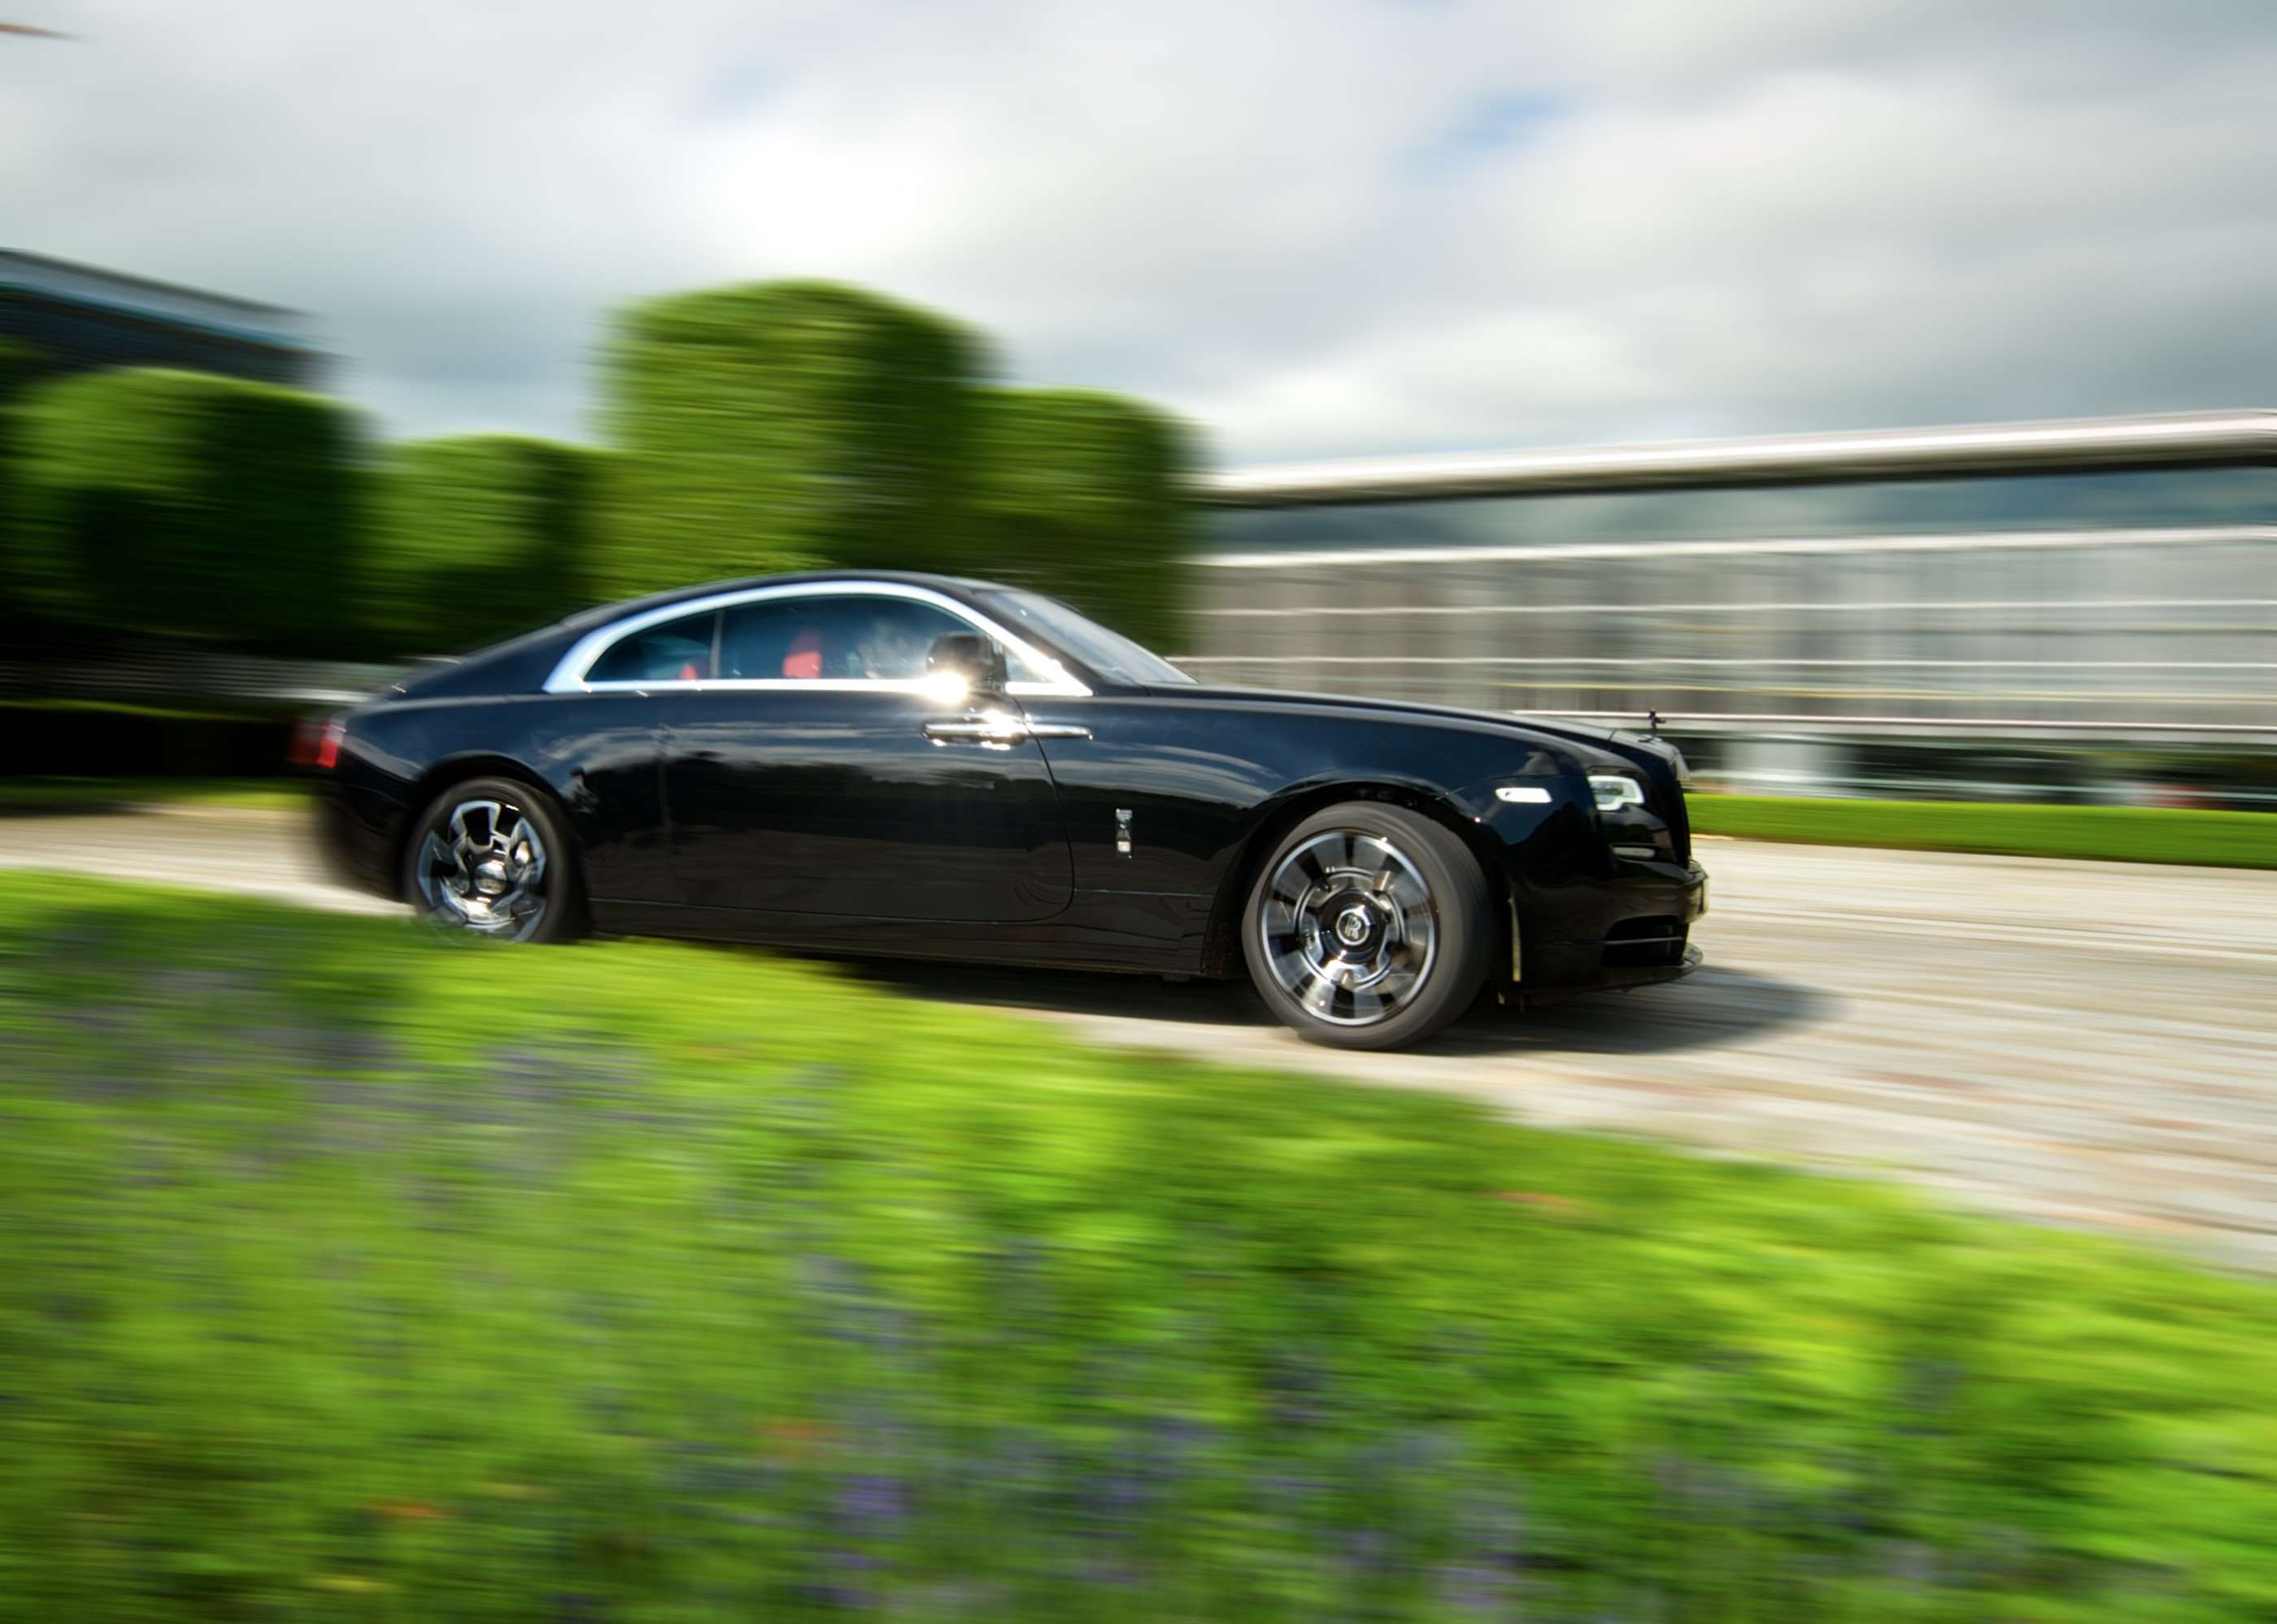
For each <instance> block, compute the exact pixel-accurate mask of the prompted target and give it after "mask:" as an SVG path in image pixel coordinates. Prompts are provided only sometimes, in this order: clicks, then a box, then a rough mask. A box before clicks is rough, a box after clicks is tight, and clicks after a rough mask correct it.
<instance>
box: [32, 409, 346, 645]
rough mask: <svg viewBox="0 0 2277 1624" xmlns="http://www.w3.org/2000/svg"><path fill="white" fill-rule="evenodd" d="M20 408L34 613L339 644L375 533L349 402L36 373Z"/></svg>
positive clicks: (182, 632)
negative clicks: (364, 548)
mask: <svg viewBox="0 0 2277 1624" xmlns="http://www.w3.org/2000/svg"><path fill="white" fill-rule="evenodd" d="M16 409H17V411H18V413H19V422H18V425H17V429H18V435H19V453H18V454H17V457H16V459H15V474H14V478H15V480H16V483H17V487H18V488H17V492H16V503H17V507H18V508H19V512H18V514H17V523H16V529H15V535H14V538H13V548H14V553H15V561H16V565H17V572H16V573H17V577H18V582H19V585H20V588H21V590H22V591H23V592H24V595H25V598H26V599H27V606H28V607H29V608H31V609H32V610H33V611H34V613H36V614H40V615H42V617H44V618H48V619H51V620H55V621H63V622H65V623H69V624H79V625H85V626H91V627H95V628H98V629H102V630H103V631H105V632H118V631H133V632H146V633H156V634H162V635H168V636H180V637H211V638H217V639H226V640H228V641H230V642H232V643H233V644H239V645H242V646H250V647H255V648H261V649H266V650H270V651H274V652H295V653H304V652H331V651H334V650H337V649H338V648H339V643H340V638H341V636H342V632H343V629H344V627H350V626H353V624H354V619H355V613H356V611H355V606H354V602H353V594H352V593H347V592H344V591H343V583H344V582H347V581H352V580H353V579H354V574H355V571H356V568H357V566H358V565H359V563H360V561H361V560H360V553H361V545H360V544H361V541H362V515H361V513H360V512H359V503H358V490H357V485H358V479H359V475H358V471H357V469H355V467H354V461H353V459H354V456H355V454H356V452H357V438H358V434H357V420H356V417H355V415H354V413H353V412H351V411H350V410H349V408H347V407H345V406H343V405H341V404H340V403H339V402H338V401H335V400H326V399H324V398H323V397H321V396H317V395H310V394H302V393H298V392H296V391H293V390H290V389H281V388H278V387H276V386H275V385H269V384H255V383H247V382H245V381H243V380H241V379H238V378H227V377H215V376H212V375H211V374H209V373H202V372H177V371H171V370H163V369H156V368H127V369H122V370H114V371H105V372H88V373H81V374H79V375H77V376H74V377H64V378H59V379H56V380H53V381H50V382H48V383H44V384H41V385H35V386H34V387H33V388H32V389H30V390H29V391H27V393H25V395H24V396H23V397H22V399H21V400H19V403H18V406H17V408H16Z"/></svg>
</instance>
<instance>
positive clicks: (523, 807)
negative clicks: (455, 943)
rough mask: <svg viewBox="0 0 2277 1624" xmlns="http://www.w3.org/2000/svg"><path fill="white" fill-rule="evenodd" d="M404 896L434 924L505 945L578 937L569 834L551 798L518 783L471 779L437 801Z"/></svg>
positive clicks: (413, 855)
mask: <svg viewBox="0 0 2277 1624" xmlns="http://www.w3.org/2000/svg"><path fill="white" fill-rule="evenodd" d="M403 891H404V896H405V897H406V898H407V900H408V901H409V902H410V903H411V905H412V906H413V907H414V908H415V909H417V910H418V911H419V912H420V914H421V915H422V916H423V918H425V919H428V920H430V921H431V922H432V923H434V924H436V925H439V926H445V927H446V928H448V929H452V930H461V931H465V932H467V933H468V934H472V935H477V936H488V937H491V938H492V939H494V940H497V941H499V942H560V941H562V940H565V939H566V938H567V937H569V936H572V935H575V934H576V930H577V923H578V906H577V904H578V896H577V888H576V872H575V865H574V862H573V858H572V855H571V852H570V849H569V835H568V831H567V829H566V828H565V827H563V826H562V820H561V817H560V813H559V812H556V811H555V810H554V808H553V805H552V801H551V800H550V799H549V798H548V797H545V795H543V794H541V793H540V792H538V791H537V790H535V789H530V788H529V786H528V785H525V784H519V783H516V782H514V781H513V780H512V779H506V778H476V779H470V780H468V782H465V783H462V784H456V785H453V787H452V788H451V789H446V790H445V791H444V792H443V793H442V794H441V795H439V796H438V797H436V798H435V801H434V804H432V805H430V806H429V807H428V809H427V811H426V812H425V814H424V815H423V817H422V818H421V819H420V820H419V821H418V823H417V824H416V825H415V826H414V827H413V828H412V831H411V839H410V842H409V843H408V844H407V846H406V848H405V850H404V856H403Z"/></svg>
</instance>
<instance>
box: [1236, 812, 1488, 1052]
mask: <svg viewBox="0 0 2277 1624" xmlns="http://www.w3.org/2000/svg"><path fill="white" fill-rule="evenodd" d="M1490 917H1491V915H1490V911H1489V897H1488V893H1487V884H1486V877H1485V875H1484V874H1483V873H1481V872H1480V869H1479V865H1478V860H1477V859H1476V858H1474V857H1473V856H1472V855H1471V853H1470V850H1469V848H1468V847H1466V846H1465V845H1464V844H1463V842H1462V841H1461V840H1460V839H1459V838H1458V836H1456V835H1454V834H1453V833H1452V832H1451V831H1450V830H1448V829H1446V828H1444V827H1442V826H1441V825H1439V824H1437V823H1435V822H1433V821H1432V820H1430V819H1428V818H1426V817H1424V816H1423V815H1421V814H1420V813H1419V812H1409V811H1407V810H1406V809H1405V807H1399V806H1390V805H1385V804H1382V803H1379V802H1370V801H1351V802H1346V803H1344V804H1341V805H1337V806H1331V807H1329V808H1328V809H1326V810H1325V811H1322V812H1317V813H1315V814H1314V815H1313V816H1312V817H1310V818H1307V819H1306V820H1304V821H1303V822H1302V823H1299V824H1298V826H1297V827H1295V828H1293V829H1291V831H1290V832H1289V833H1288V834H1287V835H1285V836H1283V839H1282V841H1281V842H1280V843H1279V844H1278V845H1277V846H1276V848H1275V849H1274V850H1273V853H1272V855H1271V856H1269V857H1268V858H1267V859H1266V860H1265V864H1264V865H1263V867H1262V868H1261V869H1260V870H1259V873H1258V876H1257V882H1256V884H1255V885H1254V886H1253V888H1251V890H1250V894H1249V903H1248V907H1247V909H1246V911H1245V913H1244V915H1243V919H1242V926H1243V928H1242V949H1243V953H1244V956H1245V957H1246V959H1247V960H1248V964H1249V974H1250V979H1251V980H1253V981H1255V982H1256V984H1257V989H1258V991H1259V992H1260V993H1261V994H1263V995H1264V997H1265V1002H1266V1003H1267V1004H1268V1005H1269V1006H1270V1007H1271V1009H1272V1010H1273V1012H1274V1013H1275V1014H1276V1015H1277V1016H1279V1017H1280V1018H1281V1019H1282V1020H1283V1021H1285V1022H1286V1023H1287V1024H1288V1025H1290V1026H1291V1027H1293V1028H1294V1029H1295V1030H1296V1031H1297V1033H1298V1034H1299V1035H1301V1036H1303V1037H1306V1038H1307V1039H1310V1040H1311V1041H1314V1042H1315V1043H1325V1044H1328V1045H1330V1046H1332V1047H1334V1048H1398V1047H1400V1046H1401V1045H1403V1044H1408V1043H1415V1042H1420V1041H1422V1040H1423V1039H1425V1038H1427V1037H1429V1036H1430V1035H1431V1034H1432V1033H1435V1032H1437V1031H1438V1030H1439V1029H1440V1028H1441V1027H1443V1026H1444V1025H1447V1023H1448V1022H1450V1021H1451V1020H1453V1019H1454V1018H1456V1017H1457V1016H1458V1015H1460V1014H1462V1012H1463V1011H1464V1010H1466V1009H1468V1008H1469V1007H1470V1005H1471V1003H1472V1002H1473V1000H1474V999H1475V998H1476V997H1477V996H1478V993H1479V988H1480V987H1481V985H1483V984H1484V981H1485V980H1486V972H1487V961H1488V957H1489V954H1490V953H1491V951H1492V932H1491V930H1490V928H1489V919H1490Z"/></svg>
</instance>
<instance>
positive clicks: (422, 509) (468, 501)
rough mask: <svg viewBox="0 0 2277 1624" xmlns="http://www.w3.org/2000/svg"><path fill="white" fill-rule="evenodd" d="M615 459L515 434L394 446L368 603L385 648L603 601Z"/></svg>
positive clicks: (493, 628) (481, 634) (525, 623)
mask: <svg viewBox="0 0 2277 1624" xmlns="http://www.w3.org/2000/svg"><path fill="white" fill-rule="evenodd" d="M605 456H606V454H605V453H603V452H598V451H594V450H592V449H590V448H589V447H586V446H569V445H563V444H561V443H560V442H559V441H554V440H543V439H530V438H522V437H519V436H514V435H506V434H470V435H461V436H456V437H453V438H445V439H431V440H416V441H412V442H409V443H407V444H404V445H398V446H390V447H389V448H388V450H387V452H386V454H385V458H384V460H383V461H382V464H381V469H380V475H379V478H378V482H377V492H376V499H375V501H374V504H373V506H374V526H373V530H374V534H373V541H374V545H373V547H372V551H371V561H370V569H369V581H370V583H371V588H370V591H369V594H368V596H367V598H366V599H365V603H366V611H367V618H368V619H369V621H370V622H371V624H372V626H373V627H374V629H375V630H376V631H377V634H378V635H379V637H381V639H382V640H383V642H384V644H385V646H387V647H388V648H390V649H392V650H395V651H398V652H417V653H441V652H450V651H453V650H457V649H462V648H471V647H476V646H479V645H480V644H485V643H494V642H497V641H498V640H499V639H500V638H502V637H510V636H512V635H514V633H516V632H520V631H524V630H527V629H530V628H532V627H536V626H541V625H544V624H545V623H546V622H548V621H553V620H557V619H559V618H560V616H562V615H564V614H568V613H569V612H570V611H571V610H573V609H578V608H582V607H583V606H586V605H587V604H590V603H591V602H592V601H594V599H595V597H596V592H595V591H594V585H593V577H594V575H595V572H596V570H597V569H598V567H599V560H598V558H597V556H596V547H595V535H594V532H595V530H596V528H597V526H596V520H597V509H598V501H599V486H600V480H601V465H602V462H603V461H604V459H605Z"/></svg>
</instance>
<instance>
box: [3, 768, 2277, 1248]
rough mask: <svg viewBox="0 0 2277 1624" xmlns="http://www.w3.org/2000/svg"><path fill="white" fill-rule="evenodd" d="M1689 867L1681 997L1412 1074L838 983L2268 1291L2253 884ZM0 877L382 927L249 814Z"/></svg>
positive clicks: (122, 827)
mask: <svg viewBox="0 0 2277 1624" xmlns="http://www.w3.org/2000/svg"><path fill="white" fill-rule="evenodd" d="M1701 855H1702V860H1703V861H1705V862H1706V863H1707V865H1709V867H1710V870H1711V871H1713V873H1714V876H1715V892H1714V897H1715V911H1713V912H1712V913H1711V914H1710V916H1709V918H1708V919H1707V920H1706V921H1704V922H1703V924H1702V926H1701V928H1700V931H1699V934H1698V937H1697V940H1698V941H1699V942H1700V943H1701V944H1702V946H1703V947H1704V948H1705V949H1706V950H1707V953H1708V956H1709V968H1707V969H1706V970H1704V971H1703V972H1701V973H1700V974H1699V975H1697V976H1695V977H1694V978H1693V979H1692V980H1689V981H1687V982H1684V983H1682V984H1680V985H1679V986H1675V987H1656V988H1651V989H1648V990H1646V991H1641V992H1638V993H1634V994H1631V995H1601V996H1596V997H1591V998H1587V999H1580V1000H1577V1001H1574V1002H1573V1003H1567V1004H1564V1005H1559V1006H1555V1007H1550V1008H1545V1009H1542V1010H1531V1011H1527V1012H1525V1013H1523V1014H1519V1013H1515V1012H1511V1011H1502V1010H1495V1011H1489V1012H1484V1013H1482V1014H1481V1015H1480V1016H1477V1017H1474V1018H1472V1019H1470V1020H1468V1021H1466V1022H1465V1023H1464V1024H1462V1025H1459V1026H1458V1027H1456V1028H1455V1029H1454V1030H1453V1031H1452V1032H1451V1033H1449V1034H1448V1035H1447V1036H1445V1037H1444V1038H1443V1039H1441V1040H1440V1041H1437V1042H1436V1043H1435V1044H1433V1045H1432V1046H1430V1047H1429V1048H1428V1049H1425V1050H1423V1051H1420V1052H1418V1053H1413V1054H1405V1055H1390V1056H1382V1055H1370V1056H1352V1055H1343V1054H1336V1053H1332V1052H1330V1051H1327V1050H1322V1049H1319V1048H1313V1047H1311V1046H1309V1045H1306V1044H1304V1043H1300V1042H1298V1041H1296V1040H1295V1039H1293V1038H1292V1037H1291V1036H1290V1035H1289V1034H1288V1033H1285V1032H1283V1030H1282V1029H1281V1028H1280V1027H1278V1026H1276V1025H1273V1024H1272V1023H1271V1022H1270V1021H1269V1020H1268V1019H1267V1018H1265V1016H1264V1015H1263V1013H1262V1011H1261V1010H1260V1008H1259V1006H1258V1005H1257V1003H1256V1002H1255V1000H1254V997H1253V995H1251V994H1250V993H1249V991H1248V989H1247V988H1246V987H1222V986H1210V985H1207V984H1201V983H1195V984H1191V985H1184V986H1171V985H1166V984H1163V983H1161V982H1160V981H1156V980H1139V979H1135V978H1128V977H1098V976H1083V975H1075V974H1060V973H1039V972H1032V971H1017V972H1016V971H1003V970H994V969H973V968H968V967H962V966H958V967H946V966H925V965H913V964H892V965H884V966H876V965H872V966H866V967H864V970H863V971H862V973H864V975H867V976H870V977H872V978H873V979H875V980H880V981H882V982H885V983H887V984H889V985H892V986H895V987H899V988H901V989H902V990H904V991H907V992H910V993H912V994H915V995H919V996H926V997H935V998H942V999H950V1000H956V1001H959V1002H964V1003H983V1004H992V1005H1001V1006H1005V1007H1010V1008H1019V1009H1024V1010H1030V1011H1032V1012H1034V1013H1037V1014H1039V1015H1042V1016H1044V1017H1045V1018H1049V1019H1052V1020H1055V1021H1058V1022H1062V1023H1064V1024H1065V1025H1069V1026H1071V1027H1073V1028H1076V1029H1077V1030H1078V1031H1080V1032H1082V1033H1085V1035H1087V1036H1090V1037H1093V1038H1096V1039H1100V1040H1103V1041H1108V1042H1114V1043H1122V1044H1130V1045H1137V1046H1144V1047H1155V1048H1172V1049H1177V1050H1182V1051H1187V1052H1192V1053H1197V1054H1202V1055H1207V1056H1210V1057H1212V1058H1215V1059H1219V1060H1228V1061H1235V1062H1245V1063H1246V1062H1254V1063H1256V1064H1262V1065H1269V1066H1274V1067H1279V1068H1283V1069H1293V1070H1302V1071H1309V1072H1312V1073H1314V1074H1319V1075H1336V1076H1344V1077H1351V1078H1356V1079H1364V1080H1367V1081H1370V1082H1375V1083H1380V1084H1388V1085H1396V1086H1427V1087H1435V1088H1442V1089H1450V1090H1454V1091H1457V1092H1460V1093H1463V1094H1471V1095H1474V1096H1476V1097H1478V1098H1481V1099H1483V1100H1486V1101H1489V1102H1492V1103H1493V1104H1495V1105H1496V1106H1497V1107H1499V1108H1502V1109H1507V1110H1509V1111H1511V1112H1512V1113H1513V1114H1515V1115H1517V1116H1519V1117H1525V1118H1527V1120H1530V1121H1534V1122H1540V1123H1545V1124H1551V1125H1567V1126H1586V1127H1592V1128H1611V1129H1616V1130H1622V1131H1628V1132H1642V1133H1649V1134H1654V1135H1658V1136H1663V1137H1666V1138H1670V1139H1676V1140H1686V1141H1689V1142H1691V1143H1694V1144H1697V1145H1702V1146H1707V1147H1713V1148H1715V1149H1717V1150H1722V1151H1729V1152H1734V1153H1738V1154H1742V1155H1756V1156H1765V1157H1776V1158H1779V1159H1783V1160H1790V1161H1795V1162H1804V1163H1813V1164H1818V1165H1824V1166H1834V1167H1840V1168H1847V1169H1850V1170H1860V1171H1864V1172H1868V1173H1877V1174H1886V1175H1890V1176H1894V1177H1900V1178H1908V1179H1911V1180H1913V1181H1915V1182H1916V1183H1919V1184H1923V1185H1926V1186H1930V1187H1932V1188H1935V1189H1938V1190H1940V1191H1943V1192H1945V1193H1948V1194H1949V1195H1952V1196H1953V1197H1956V1198H1958V1199H1960V1200H1962V1201H1967V1202H1969V1203H1972V1204H1975V1205H1977V1206H1981V1207H1985V1208H1992V1209H1994V1210H1999V1211H2003V1212H2007V1213H2011V1214H2014V1215H2019V1216H2028V1217H2033V1218H2037V1219H2041V1220H2044V1221H2049V1222H2054V1223H2060V1224H2085V1225H2092V1226H2096V1227H2103V1228H2112V1229H2119V1230H2124V1231H2133V1232H2136V1233H2148V1234H2152V1235H2158V1236H2163V1237H2168V1238H2171V1239H2175V1240H2177V1241H2179V1242H2181V1243H2182V1244H2184V1245H2186V1246H2189V1247H2191V1248H2193V1249H2196V1250H2200V1251H2205V1252H2210V1253H2212V1254H2215V1255H2218V1256H2220V1257H2224V1258H2227V1259H2228V1260H2230V1261H2233V1262H2240V1263H2244V1264H2248V1265H2250V1266H2256V1267H2259V1268H2263V1269H2277V874H2266V873H2243V872H2238V871H2232V870H2224V869H2184V868H2156V867H2150V866H2142V865H2128V864H2108V863H2060V862H2037V861H2028V860H2023V859H2015V858H1978V857H1943V856H1932V855H1929V854H1925V853H1917V852H1887V851H1867V850H1853V849H1847V848H1813V847H1803V846H1775V845H1759V844H1755V843H1751V842H1734V841H1714V842H1702V853H1701ZM0 865H17V866H39V867H49V868H61V869H71V870H77V871H80V872H86V873H104V874H114V875H119V876H122V877H131V878H138V879H154V880H167V881H175V882H177V883H182V884H188V885H197V886H210V887H215V888H225V889H230V890H234V891H239V892H241V893H247V894H256V895H263V896H284V897H287V898H293V899H297V900H301V901H305V902H309V903H316V904H317V905H322V906H327V907H339V908H346V909H352V910H357V911H365V910H375V909H377V910H379V911H385V909H384V908H382V906H381V905H380V904H377V903H373V902H371V901H369V899H366V898H362V897H359V896H354V895H352V894H350V893H347V892H342V891H339V890H336V889H333V888H330V887H329V886H327V885H325V883H324V881H323V879H322V877H321V875H320V873H318V871H317V870H316V865H315V863H314V861H313V858H311V856H310V854H309V853H308V850H307V848H306V846H305V844H304V843H303V842H302V840H301V834H300V825H299V823H298V821H297V820H295V819H293V818H291V817H288V816H286V815H282V814H277V813H254V812H222V811H217V810H216V811H194V810H178V811H170V812H139V813H126V814H119V815H117V816H111V817H103V818H10V819H6V820H0Z"/></svg>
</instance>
